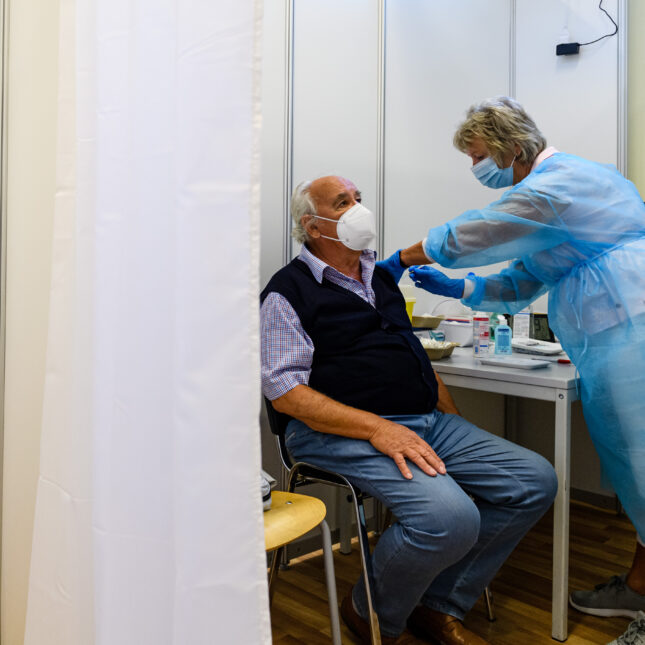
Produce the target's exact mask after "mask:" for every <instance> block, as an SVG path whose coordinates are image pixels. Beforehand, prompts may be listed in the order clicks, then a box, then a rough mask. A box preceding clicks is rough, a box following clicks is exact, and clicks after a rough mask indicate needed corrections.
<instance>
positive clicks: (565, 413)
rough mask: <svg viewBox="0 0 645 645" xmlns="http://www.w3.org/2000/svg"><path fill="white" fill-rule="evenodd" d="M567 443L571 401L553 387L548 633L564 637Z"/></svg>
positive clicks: (565, 621)
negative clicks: (553, 480) (555, 479)
mask: <svg viewBox="0 0 645 645" xmlns="http://www.w3.org/2000/svg"><path fill="white" fill-rule="evenodd" d="M570 445H571V401H570V400H569V394H568V392H567V390H556V398H555V456H554V462H555V464H554V465H555V472H556V474H557V476H558V493H557V495H556V498H555V503H554V505H553V607H552V621H553V622H552V629H551V636H552V637H553V638H555V639H556V640H559V641H565V640H566V639H567V613H568V604H567V603H568V594H569V473H570V461H571V459H570Z"/></svg>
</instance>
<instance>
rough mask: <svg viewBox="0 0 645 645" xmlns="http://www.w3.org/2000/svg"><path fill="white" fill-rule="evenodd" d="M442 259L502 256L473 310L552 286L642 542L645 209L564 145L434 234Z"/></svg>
mask: <svg viewBox="0 0 645 645" xmlns="http://www.w3.org/2000/svg"><path fill="white" fill-rule="evenodd" d="M424 250H425V252H426V254H427V255H428V256H430V257H431V258H433V259H435V260H436V261H437V262H438V263H439V264H440V265H442V266H444V267H452V268H459V267H476V266H483V265H487V264H492V263H494V262H501V261H504V260H513V262H512V263H511V265H510V266H509V267H508V268H506V269H504V270H503V271H501V272H500V273H498V274H496V275H491V276H487V277H485V278H484V277H480V276H478V277H477V278H476V285H475V289H474V291H473V293H472V294H471V295H470V297H468V298H466V299H464V300H462V302H463V303H464V304H466V305H467V306H469V307H471V308H472V309H480V310H483V311H500V312H506V313H509V314H514V313H517V312H518V311H519V310H520V309H523V308H524V307H526V306H527V305H528V304H529V303H530V302H532V301H533V300H535V299H536V298H537V297H538V296H540V295H542V294H544V293H546V292H547V291H548V292H549V324H550V326H551V328H552V329H553V331H554V332H555V333H556V335H557V336H558V339H559V340H560V342H561V343H562V347H563V348H564V349H565V351H566V352H567V354H568V355H569V356H570V357H571V360H572V361H573V363H574V364H575V365H576V367H577V368H578V372H579V374H580V381H581V399H582V404H583V410H584V414H585V420H586V422H587V426H588V428H589V432H590V434H591V437H592V439H593V441H594V444H595V446H596V449H597V451H598V454H599V456H600V459H601V463H602V466H603V469H604V471H605V473H606V475H607V476H608V477H609V479H610V481H611V483H612V485H613V487H614V489H615V490H616V493H617V495H618V497H619V499H620V501H621V503H622V505H623V507H624V508H625V511H626V512H627V514H628V515H629V517H630V519H631V520H632V522H633V523H634V526H635V527H636V529H637V531H638V533H639V536H640V538H641V539H643V538H645V205H644V204H643V201H642V199H641V197H640V195H639V194H638V191H637V190H636V188H635V186H634V185H633V184H632V183H631V182H629V181H627V180H626V179H625V178H624V177H623V176H622V175H621V174H620V173H619V172H618V171H617V170H616V168H615V167H614V166H605V165H601V164H597V163H594V162H590V161H586V160H584V159H580V158H579V157H575V156H573V155H568V154H564V153H555V154H554V155H552V156H551V157H549V158H547V159H545V160H544V161H543V162H542V163H540V164H539V165H538V166H537V167H536V168H535V169H534V170H533V171H532V172H531V173H530V174H529V175H528V176H527V177H526V178H525V179H524V180H522V181H521V182H520V183H518V184H516V185H515V186H513V188H511V189H510V190H508V191H506V192H505V193H504V194H503V195H502V197H501V199H499V200H498V201H496V202H493V203H492V204H490V205H489V206H487V207H486V208H482V209H479V210H469V211H466V212H465V213H462V214H461V215H460V216H459V217H457V218H455V219H453V220H452V221H450V222H448V223H447V224H444V225H443V226H438V227H436V228H433V229H431V230H430V231H429V233H428V237H427V238H426V240H425V242H424Z"/></svg>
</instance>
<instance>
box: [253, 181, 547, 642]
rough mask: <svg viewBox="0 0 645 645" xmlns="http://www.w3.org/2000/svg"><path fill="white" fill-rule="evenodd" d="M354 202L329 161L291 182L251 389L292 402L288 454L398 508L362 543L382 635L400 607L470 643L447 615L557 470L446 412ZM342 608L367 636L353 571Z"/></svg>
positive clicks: (513, 535) (367, 219)
mask: <svg viewBox="0 0 645 645" xmlns="http://www.w3.org/2000/svg"><path fill="white" fill-rule="evenodd" d="M360 202H361V196H360V192H359V191H358V190H357V188H356V186H354V184H353V183H352V182H350V181H348V180H346V179H343V178H341V177H322V178H319V179H316V180H315V181H312V182H304V183H302V184H300V185H299V186H298V187H297V188H296V190H295V191H294V194H293V200H292V216H293V219H294V222H295V228H294V237H295V238H296V240H298V241H299V242H304V246H303V247H302V251H301V253H300V255H299V257H298V258H297V259H295V260H293V261H292V262H290V263H289V264H288V265H287V266H286V267H284V268H283V269H281V270H280V271H278V272H277V273H276V274H275V275H274V276H273V277H272V278H271V280H270V282H269V284H268V285H267V287H266V288H265V289H264V291H263V292H262V296H261V299H262V308H261V333H262V383H263V391H264V394H265V396H266V397H267V398H269V399H270V400H271V401H272V403H273V407H274V408H275V409H276V410H278V411H279V412H282V413H284V414H287V415H289V416H291V417H292V418H293V420H292V421H291V422H290V423H289V425H288V427H287V437H286V442H287V447H288V449H289V451H290V452H291V454H292V455H293V456H294V457H295V458H296V459H300V460H305V461H309V462H311V463H314V464H317V465H318V466H321V467H323V468H327V469H329V470H332V471H335V472H339V473H342V474H343V475H345V476H346V477H347V478H348V479H350V480H351V481H353V482H355V483H356V485H357V486H359V487H360V488H361V489H362V490H363V491H365V492H366V493H369V494H370V495H373V496H374V497H376V498H377V499H379V500H380V501H381V502H382V503H383V504H385V505H386V506H387V507H388V508H389V509H391V511H392V513H393V514H394V516H395V517H396V519H397V521H396V523H394V524H393V525H392V526H390V527H389V528H388V529H387V530H386V531H385V532H384V533H383V535H382V536H381V538H380V539H379V541H378V543H377V545H376V547H375V549H374V554H373V568H374V580H375V586H374V590H373V592H374V596H375V597H374V602H375V606H376V610H377V612H378V616H379V623H380V627H381V633H382V635H383V637H384V638H383V642H384V643H395V642H397V638H398V636H399V635H400V634H401V633H402V632H403V631H404V629H405V627H406V622H407V625H408V627H410V629H411V630H412V631H414V632H415V633H417V634H418V635H420V636H422V637H426V638H429V639H431V640H432V642H439V643H442V644H444V645H456V644H460V645H469V644H470V645H472V644H475V645H477V644H479V645H481V644H482V643H485V641H484V640H482V639H481V638H480V637H478V636H476V635H475V634H474V633H472V632H471V631H469V630H467V629H466V628H465V627H464V626H463V625H462V624H461V620H462V619H463V617H464V616H465V614H466V613H467V612H468V610H469V609H470V608H471V607H472V606H473V604H474V603H475V601H476V600H477V598H478V597H479V595H480V594H481V593H482V591H483V590H484V588H485V587H486V585H487V584H488V583H489V582H490V580H491V579H492V578H493V576H494V575H495V573H496V572H497V570H498V569H499V568H500V566H501V565H502V563H503V562H504V561H505V560H506V558H507V557H508V555H509V554H510V553H511V551H512V550H513V548H514V547H515V545H516V544H517V543H518V542H519V540H520V539H521V538H522V536H523V535H524V534H525V533H526V532H527V531H528V529H529V528H530V527H531V526H533V524H534V523H535V522H536V521H537V520H538V519H539V518H540V517H541V516H542V515H543V513H544V512H545V511H546V510H547V509H548V508H549V506H550V505H551V503H552V501H553V498H554V496H555V491H556V488H557V482H556V477H555V473H554V471H553V469H552V468H551V466H550V465H549V464H548V463H547V462H546V461H545V460H544V459H543V458H542V457H540V456H539V455H537V454H535V453H533V452H531V451H529V450H526V449H524V448H521V447H519V446H517V445H514V444H512V443H510V442H508V441H505V440H504V439H501V438H499V437H497V436H494V435H491V434H489V433H487V432H485V431H484V430H482V429H480V428H477V427H476V426H474V425H472V424H470V423H468V422H467V421H466V420H464V419H463V418H462V417H460V416H458V412H457V409H456V407H455V405H454V402H453V401H452V399H451V397H450V395H449V394H448V391H447V389H446V388H445V386H444V385H443V383H442V382H441V381H440V380H439V378H438V376H437V375H436V374H435V373H434V371H433V369H432V365H431V363H430V361H429V360H428V357H427V355H426V353H425V351H424V350H423V348H422V346H421V343H420V342H419V340H418V339H417V338H416V336H415V335H414V333H413V332H412V327H411V325H410V321H409V319H408V317H407V315H406V311H405V302H404V299H403V296H402V295H401V292H400V291H399V289H398V287H397V284H396V281H395V279H394V278H393V277H392V275H391V272H392V269H393V267H390V271H387V270H385V269H384V268H382V267H381V266H379V265H378V264H376V265H375V253H374V252H373V251H371V250H369V249H370V248H372V247H373V246H374V240H375V224H374V216H373V214H372V213H370V211H368V210H367V209H366V208H365V207H364V206H362V204H361V203H360ZM390 262H392V260H390ZM398 263H399V264H400V261H398ZM394 268H395V269H396V270H397V271H398V275H399V277H400V276H401V275H402V274H403V272H404V270H405V269H404V268H403V267H401V266H399V267H394ZM473 498H474V499H473ZM341 614H342V616H343V619H344V620H345V622H346V623H347V624H348V626H349V628H350V629H351V630H352V631H354V632H355V633H356V634H357V635H358V637H359V638H360V639H361V642H365V643H369V642H370V641H369V626H368V623H367V620H366V617H367V609H366V599H365V588H364V586H363V583H362V579H359V581H358V582H357V584H356V585H355V586H354V588H353V590H352V592H351V594H350V595H349V596H348V597H347V598H345V600H344V601H343V603H342V607H341Z"/></svg>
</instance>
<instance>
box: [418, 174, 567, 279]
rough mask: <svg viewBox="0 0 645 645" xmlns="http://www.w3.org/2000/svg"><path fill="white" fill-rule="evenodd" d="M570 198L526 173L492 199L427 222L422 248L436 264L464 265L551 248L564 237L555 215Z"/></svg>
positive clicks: (450, 266)
mask: <svg viewBox="0 0 645 645" xmlns="http://www.w3.org/2000/svg"><path fill="white" fill-rule="evenodd" d="M570 203H571V200H570V199H569V198H567V197H566V196H563V195H562V194H561V191H560V192H559V194H555V192H552V191H549V189H548V186H545V184H544V182H542V181H541V182H535V181H533V180H532V178H531V176H530V175H529V177H527V178H526V179H525V180H524V181H522V182H520V183H519V184H517V185H516V186H514V187H513V188H511V189H510V190H508V191H506V192H505V193H504V194H503V195H502V197H501V198H500V199H499V200H498V201H496V202H493V203H492V204H489V205H488V206H486V207H485V208H481V209H476V210H468V211H466V212H464V213H462V214H461V215H459V216H458V217H456V218H455V219H453V220H452V221H450V222H447V223H446V224H443V225H442V226H437V227H435V228H431V229H430V231H429V232H428V236H427V238H426V239H425V240H424V243H423V249H424V251H425V253H426V255H427V256H428V257H430V258H432V259H433V260H435V261H436V262H438V263H439V264H440V265H441V266H444V267H449V268H466V267H476V266H484V265H487V264H494V263H496V262H503V261H505V260H512V259H515V258H518V257H522V256H526V255H529V254H532V253H535V252H537V251H542V250H544V249H548V248H552V247H554V246H557V245H559V244H562V243H563V242H565V241H567V240H568V239H569V237H570V236H569V233H568V231H567V228H566V226H564V224H563V223H562V219H561V216H562V213H563V212H564V211H565V210H566V209H567V207H568V206H569V205H570Z"/></svg>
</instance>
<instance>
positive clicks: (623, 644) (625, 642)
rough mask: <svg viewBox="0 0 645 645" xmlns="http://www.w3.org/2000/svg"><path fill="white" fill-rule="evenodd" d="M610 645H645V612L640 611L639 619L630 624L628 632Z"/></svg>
mask: <svg viewBox="0 0 645 645" xmlns="http://www.w3.org/2000/svg"><path fill="white" fill-rule="evenodd" d="M609 645H645V612H642V611H639V612H638V618H637V619H636V620H635V621H634V622H632V623H630V624H629V627H628V628H627V631H626V632H625V633H624V634H623V635H622V636H619V637H618V638H617V639H616V640H615V641H611V643H609Z"/></svg>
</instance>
